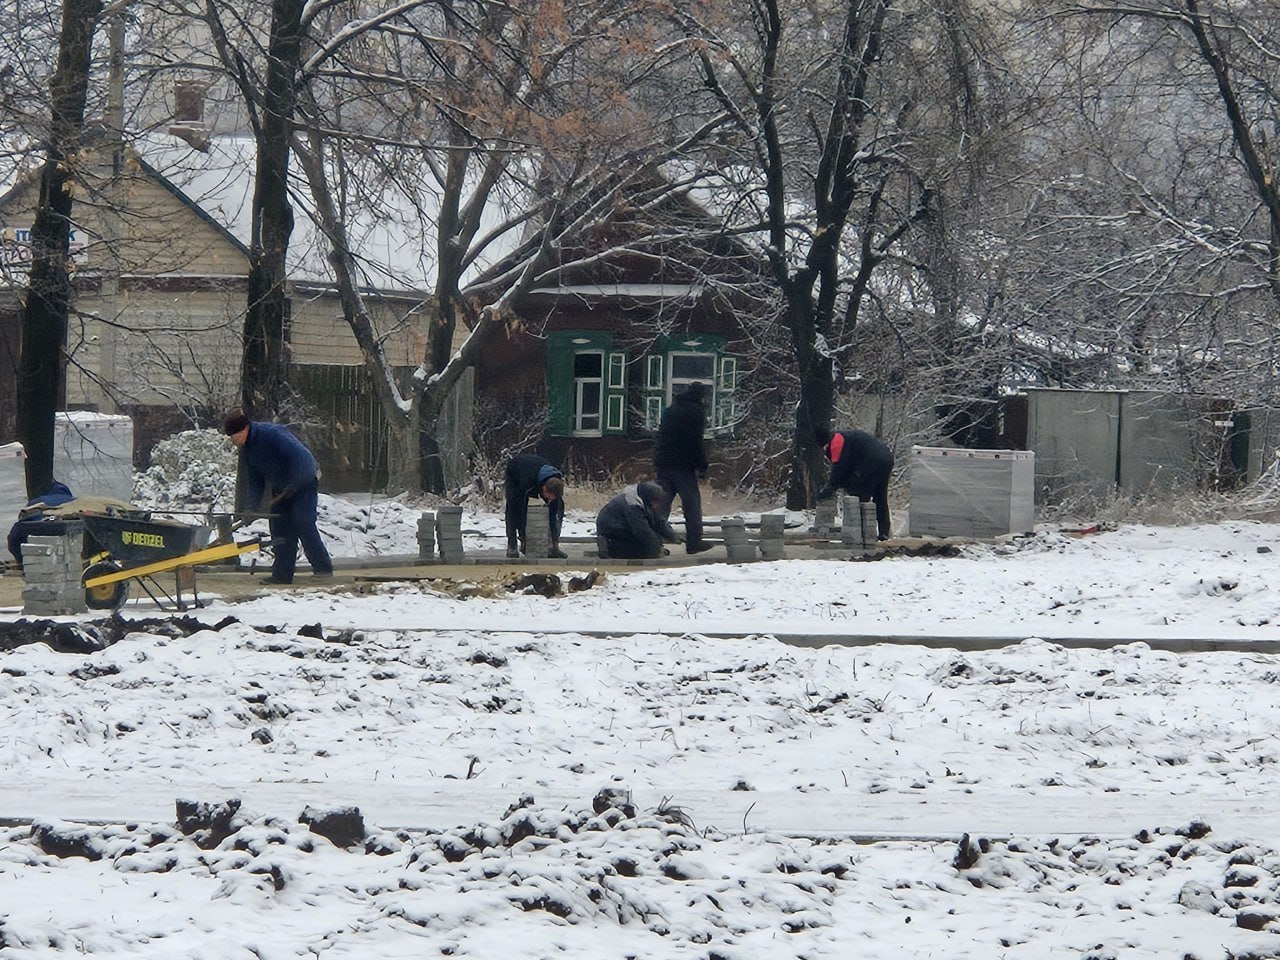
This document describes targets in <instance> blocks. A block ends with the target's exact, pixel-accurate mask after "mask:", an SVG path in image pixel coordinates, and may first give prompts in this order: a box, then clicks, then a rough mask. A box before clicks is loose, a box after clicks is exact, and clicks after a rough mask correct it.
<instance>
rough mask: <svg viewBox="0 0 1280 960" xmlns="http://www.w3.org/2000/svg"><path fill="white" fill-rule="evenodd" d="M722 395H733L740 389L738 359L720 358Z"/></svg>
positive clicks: (726, 356)
mask: <svg viewBox="0 0 1280 960" xmlns="http://www.w3.org/2000/svg"><path fill="white" fill-rule="evenodd" d="M719 379H720V393H733V392H734V391H736V390H737V389H738V358H737V357H731V356H728V355H725V356H722V357H720V378H719Z"/></svg>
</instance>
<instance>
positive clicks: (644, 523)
mask: <svg viewBox="0 0 1280 960" xmlns="http://www.w3.org/2000/svg"><path fill="white" fill-rule="evenodd" d="M666 502H667V495H666V494H665V493H664V492H663V490H662V488H661V487H660V486H658V485H657V484H656V483H648V482H646V483H635V484H632V485H631V486H629V487H625V488H623V491H622V492H621V493H619V494H618V495H617V496H616V497H614V498H613V499H612V500H610V501H609V502H608V503H606V504H605V505H604V506H603V507H602V508H601V509H600V513H599V514H597V515H596V539H597V540H598V541H600V543H601V547H602V549H603V550H604V552H605V554H606V555H607V556H610V557H618V558H619V559H625V560H647V559H652V558H653V557H660V556H662V553H663V548H662V544H663V541H666V542H667V543H679V542H680V535H679V534H678V533H676V532H675V531H674V530H672V529H671V524H669V523H667V520H666V517H664V516H663V512H662V511H663V506H664V505H665V504H666Z"/></svg>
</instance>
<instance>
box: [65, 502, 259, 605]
mask: <svg viewBox="0 0 1280 960" xmlns="http://www.w3.org/2000/svg"><path fill="white" fill-rule="evenodd" d="M80 516H81V517H82V518H83V519H84V534H85V535H84V557H85V568H84V574H83V575H82V577H81V580H82V582H83V583H84V600H85V603H86V604H87V605H88V606H89V608H90V609H92V610H115V609H118V608H119V607H120V606H121V605H122V604H123V603H124V602H125V600H127V599H128V598H129V585H130V584H131V583H137V584H138V585H139V586H140V587H141V588H142V590H143V591H145V592H146V594H147V595H148V596H149V597H151V599H152V600H154V601H155V602H156V604H157V606H159V607H160V609H161V610H167V609H175V610H186V609H188V604H187V601H186V600H185V599H184V594H189V595H190V597H191V605H192V606H196V607H199V606H203V604H202V603H201V601H200V596H199V593H198V592H197V590H196V567H198V566H202V565H207V564H211V563H217V562H219V561H221V560H228V559H230V558H232V557H238V556H240V555H241V554H243V553H250V552H252V551H254V550H257V549H258V547H259V543H258V540H257V539H256V538H255V539H252V540H246V541H244V542H242V543H235V542H226V543H213V544H209V545H207V546H199V547H197V546H196V544H197V543H199V542H203V541H207V540H208V536H209V530H208V528H206V527H200V526H193V525H191V524H187V523H179V522H177V521H174V520H152V519H150V518H146V519H144V518H142V517H140V516H138V515H136V514H135V515H133V516H127V515H125V516H121V515H117V514H106V513H101V514H99V513H81V514H80ZM166 573H173V575H174V589H173V593H172V594H170V593H169V591H168V590H166V589H165V588H164V587H162V586H161V585H160V582H159V581H158V580H157V579H156V577H158V576H160V575H162V574H166Z"/></svg>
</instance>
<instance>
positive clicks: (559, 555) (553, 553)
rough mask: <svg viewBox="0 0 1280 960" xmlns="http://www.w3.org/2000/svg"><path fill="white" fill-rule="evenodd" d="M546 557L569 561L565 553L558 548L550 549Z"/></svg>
mask: <svg viewBox="0 0 1280 960" xmlns="http://www.w3.org/2000/svg"><path fill="white" fill-rule="evenodd" d="M547 556H548V557H551V558H552V559H553V560H568V559H569V555H568V554H567V553H565V552H564V551H563V550H561V549H560V548H559V547H552V548H551V550H550V552H548V553H547Z"/></svg>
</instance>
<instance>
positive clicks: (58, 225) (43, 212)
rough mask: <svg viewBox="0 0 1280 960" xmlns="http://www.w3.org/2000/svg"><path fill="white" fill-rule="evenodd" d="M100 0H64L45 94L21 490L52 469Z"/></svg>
mask: <svg viewBox="0 0 1280 960" xmlns="http://www.w3.org/2000/svg"><path fill="white" fill-rule="evenodd" d="M101 14H102V0H65V3H64V5H63V8H62V34H61V37H60V39H59V41H58V66H57V69H56V71H55V72H54V75H53V80H52V83H51V85H50V92H51V94H52V98H51V99H52V110H51V124H50V129H49V139H48V142H47V143H46V145H45V150H46V159H45V163H44V168H43V169H42V170H41V173H40V199H39V202H38V205H37V207H36V218H35V222H34V224H33V225H32V228H31V254H32V259H31V273H30V277H29V281H28V287H27V299H26V304H25V307H24V309H23V314H22V349H21V356H20V358H19V361H18V391H17V394H18V395H17V401H18V403H17V406H18V416H17V427H18V439H19V440H21V441H22V444H23V446H24V447H26V451H27V460H26V481H27V496H28V497H34V496H37V495H39V494H40V493H43V492H44V491H45V490H47V489H48V487H49V485H50V483H52V481H53V479H54V477H53V427H54V415H55V413H56V412H57V409H58V403H59V400H60V398H61V395H62V389H63V379H64V372H65V366H64V358H63V354H64V351H65V348H66V336H67V313H68V311H69V310H70V304H71V284H70V278H69V273H68V270H67V257H68V256H69V254H70V248H71V208H72V190H71V181H72V179H73V178H72V173H71V167H70V166H69V164H68V158H69V157H74V156H75V154H76V151H77V150H78V148H79V141H80V136H81V133H82V132H83V130H84V110H85V99H86V97H87V95H88V89H89V55H90V50H91V47H92V45H93V34H94V30H95V28H96V26H97V22H98V18H99V16H101Z"/></svg>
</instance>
